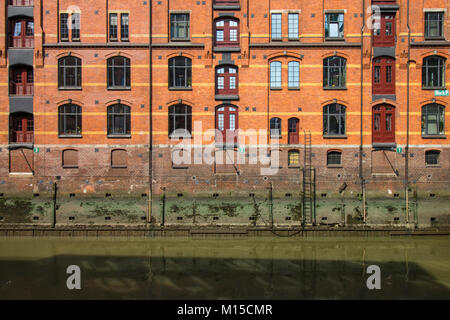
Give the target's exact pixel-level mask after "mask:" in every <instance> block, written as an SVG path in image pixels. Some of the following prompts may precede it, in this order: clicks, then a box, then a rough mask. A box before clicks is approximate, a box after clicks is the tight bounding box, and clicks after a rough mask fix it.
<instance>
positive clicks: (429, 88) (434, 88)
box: [422, 87, 447, 90]
mask: <svg viewBox="0 0 450 320" xmlns="http://www.w3.org/2000/svg"><path fill="white" fill-rule="evenodd" d="M422 90H447V88H446V87H422Z"/></svg>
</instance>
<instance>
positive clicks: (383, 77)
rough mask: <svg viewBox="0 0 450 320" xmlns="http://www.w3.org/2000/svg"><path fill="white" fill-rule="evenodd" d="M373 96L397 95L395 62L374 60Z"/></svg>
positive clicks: (380, 59) (384, 58)
mask: <svg viewBox="0 0 450 320" xmlns="http://www.w3.org/2000/svg"><path fill="white" fill-rule="evenodd" d="M372 93H373V94H395V60H394V59H393V58H390V57H379V58H376V59H374V60H373V83H372Z"/></svg>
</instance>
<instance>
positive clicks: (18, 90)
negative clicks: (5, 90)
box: [10, 67, 33, 96]
mask: <svg viewBox="0 0 450 320" xmlns="http://www.w3.org/2000/svg"><path fill="white" fill-rule="evenodd" d="M10 89H11V90H10V93H11V94H12V95H18V96H24V95H33V69H31V68H25V67H22V68H14V69H13V71H12V75H11V88H10Z"/></svg>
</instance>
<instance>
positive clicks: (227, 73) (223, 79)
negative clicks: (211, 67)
mask: <svg viewBox="0 0 450 320" xmlns="http://www.w3.org/2000/svg"><path fill="white" fill-rule="evenodd" d="M238 81H239V77H238V69H237V68H236V67H233V66H221V67H218V68H217V69H216V94H223V95H226V94H238V91H239V90H238V86H239V84H238Z"/></svg>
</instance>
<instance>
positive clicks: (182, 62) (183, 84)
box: [169, 57, 192, 88]
mask: <svg viewBox="0 0 450 320" xmlns="http://www.w3.org/2000/svg"><path fill="white" fill-rule="evenodd" d="M169 87H170V88H191V87H192V60H191V59H189V58H186V57H175V58H171V59H170V60H169Z"/></svg>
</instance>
